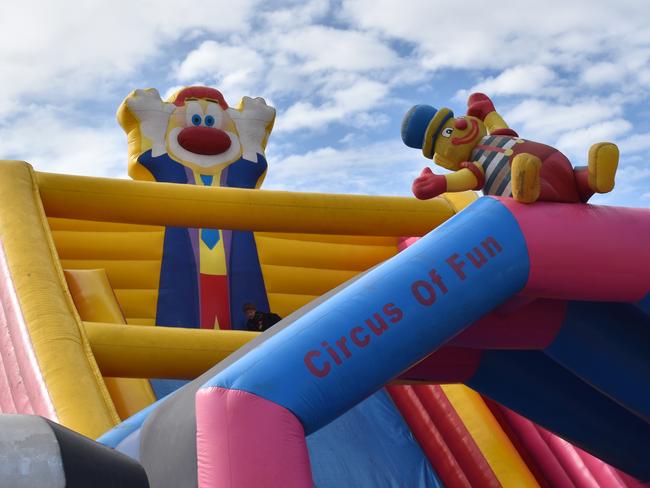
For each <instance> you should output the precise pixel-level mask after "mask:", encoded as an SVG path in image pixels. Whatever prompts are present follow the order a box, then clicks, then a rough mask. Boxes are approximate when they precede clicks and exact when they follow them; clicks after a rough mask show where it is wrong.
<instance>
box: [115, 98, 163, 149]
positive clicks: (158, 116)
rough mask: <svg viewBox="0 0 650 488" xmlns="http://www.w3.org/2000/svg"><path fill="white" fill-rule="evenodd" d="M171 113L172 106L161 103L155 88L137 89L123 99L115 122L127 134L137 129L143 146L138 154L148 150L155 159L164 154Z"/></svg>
mask: <svg viewBox="0 0 650 488" xmlns="http://www.w3.org/2000/svg"><path fill="white" fill-rule="evenodd" d="M173 111H174V105H173V104H171V103H167V102H163V101H162V99H161V98H160V94H159V93H158V90H156V89H155V88H147V89H146V90H140V89H138V90H135V91H132V92H131V93H130V94H129V96H127V97H126V98H125V99H124V101H123V102H122V104H121V105H120V108H119V109H118V110H117V120H118V122H119V124H120V125H121V126H122V128H123V129H124V131H125V132H126V133H127V134H128V133H130V132H131V131H132V130H135V129H138V130H139V131H140V133H141V136H143V137H141V138H140V140H141V141H142V145H143V146H145V147H142V148H140V152H144V151H146V150H147V149H149V148H150V149H151V152H152V155H153V156H154V157H155V156H159V155H161V154H163V153H164V152H165V134H166V132H167V124H168V123H169V117H170V115H171V113H172V112H173Z"/></svg>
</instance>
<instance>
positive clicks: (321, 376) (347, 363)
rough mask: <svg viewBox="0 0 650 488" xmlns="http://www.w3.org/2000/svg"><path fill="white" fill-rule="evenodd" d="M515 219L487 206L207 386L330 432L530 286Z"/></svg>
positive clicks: (309, 428) (498, 206) (308, 429)
mask: <svg viewBox="0 0 650 488" xmlns="http://www.w3.org/2000/svg"><path fill="white" fill-rule="evenodd" d="M528 271H529V262H528V252H527V248H526V243H525V240H524V237H523V235H522V233H521V230H520V228H519V225H518V224H517V221H516V220H515V218H514V217H513V215H512V213H511V212H510V211H509V210H508V209H507V208H506V207H505V206H504V205H503V204H502V203H501V202H500V201H498V200H495V199H492V198H483V199H480V200H479V201H477V202H475V203H474V204H473V205H471V206H470V207H469V208H467V209H466V210H464V211H463V212H461V213H460V214H459V215H457V216H456V217H454V218H453V219H451V220H450V221H448V222H446V223H445V224H444V225H442V226H441V227H439V228H438V229H436V231H435V232H432V233H430V234H428V235H427V236H426V237H424V238H422V239H421V240H419V241H418V242H417V243H416V244H415V245H413V246H411V247H409V248H408V249H406V250H405V251H404V252H402V253H400V254H399V255H397V256H395V257H394V258H392V259H390V260H389V261H387V262H385V263H383V264H382V265H381V266H379V267H377V268H375V269H373V270H371V271H369V272H368V273H367V274H365V275H364V276H362V277H361V278H359V279H358V280H357V281H355V282H354V283H352V284H350V285H349V286H348V287H346V288H345V289H343V290H342V291H341V292H339V293H337V294H336V295H334V296H332V297H331V298H330V299H328V300H327V301H325V302H323V303H322V304H320V305H319V306H318V307H316V308H314V309H313V310H311V311H309V312H308V313H306V314H305V315H303V316H302V317H300V318H299V319H297V320H296V321H295V322H293V324H292V325H291V327H289V328H286V329H283V330H281V331H279V332H278V333H276V334H275V335H273V336H272V337H269V338H268V340H266V341H264V342H263V343H262V344H260V345H259V347H257V348H255V349H254V350H252V351H250V352H249V353H248V354H246V356H244V357H242V358H240V359H239V360H238V361H236V362H235V363H233V364H232V365H230V366H229V367H228V368H226V369H225V370H223V371H221V372H220V373H217V375H216V376H215V377H214V378H212V379H211V380H210V381H208V382H207V383H206V384H204V387H212V386H217V387H221V388H226V389H235V390H243V391H246V392H248V393H252V394H255V395H257V396H259V397H262V398H265V399H267V400H269V401H271V402H274V403H276V404H279V405H281V406H283V407H285V408H287V409H288V410H290V411H291V412H293V413H294V414H295V415H296V416H297V417H298V419H299V420H300V421H301V423H302V425H303V427H304V429H305V433H306V434H310V433H312V432H314V431H316V430H318V429H319V428H320V427H322V426H324V425H326V424H327V423H329V422H331V421H332V420H334V419H335V418H337V417H338V416H340V415H341V414H343V413H344V412H346V411H347V410H349V409H350V408H352V407H353V406H354V405H356V404H357V403H359V402H360V401H362V400H363V399H364V398H367V397H368V396H370V395H371V394H372V393H373V392H375V391H377V390H378V389H379V388H381V387H382V386H383V385H384V384H386V383H387V382H388V381H390V380H391V379H392V378H394V377H396V376H397V375H399V374H400V373H401V372H403V371H405V370H406V369H408V368H409V367H410V366H411V365H413V364H414V363H416V362H417V361H419V360H421V359H422V358H424V357H425V356H427V355H428V354H430V353H431V352H432V351H434V350H436V349H437V348H438V347H440V346H441V345H442V344H444V343H445V342H446V341H447V340H449V339H450V338H451V337H453V336H455V335H456V334H458V333H459V332H460V331H462V330H463V329H464V328H465V327H467V326H468V325H469V324H471V323H472V322H473V321H475V320H477V319H478V318H480V317H481V316H482V315H484V314H485V313H487V312H488V311H490V310H492V309H493V308H495V307H496V306H498V305H500V304H501V303H503V302H504V301H505V300H507V299H508V298H509V297H510V296H512V295H513V294H514V293H517V292H518V291H520V290H521V289H522V288H523V287H524V285H525V284H526V281H527V278H528Z"/></svg>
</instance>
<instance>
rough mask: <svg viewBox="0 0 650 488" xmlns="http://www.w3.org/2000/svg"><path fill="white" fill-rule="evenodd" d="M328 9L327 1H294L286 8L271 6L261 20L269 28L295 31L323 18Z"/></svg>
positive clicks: (328, 3)
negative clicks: (301, 26) (298, 27)
mask: <svg viewBox="0 0 650 488" xmlns="http://www.w3.org/2000/svg"><path fill="white" fill-rule="evenodd" d="M329 9H330V2H329V0H311V1H308V2H306V1H302V0H298V1H294V2H291V3H290V4H289V5H288V6H287V8H278V7H277V6H273V7H272V8H271V10H270V11H268V12H264V13H263V14H262V15H263V18H264V20H265V23H266V24H268V26H269V27H271V28H275V29H281V30H285V31H286V30H290V29H295V28H296V27H297V26H300V25H308V24H311V23H313V22H316V21H317V20H318V19H319V18H321V17H323V16H324V15H325V14H326V13H327V12H328V11H329Z"/></svg>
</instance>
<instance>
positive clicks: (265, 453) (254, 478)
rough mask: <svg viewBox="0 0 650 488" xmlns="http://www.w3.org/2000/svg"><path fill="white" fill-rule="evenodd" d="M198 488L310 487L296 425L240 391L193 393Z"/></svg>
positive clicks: (289, 415)
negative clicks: (247, 487) (194, 399)
mask: <svg viewBox="0 0 650 488" xmlns="http://www.w3.org/2000/svg"><path fill="white" fill-rule="evenodd" d="M196 450H197V453H196V454H197V465H198V479H199V488H230V487H241V486H250V487H257V486H259V487H262V486H281V487H283V488H312V487H313V486H314V483H313V480H312V477H311V467H310V464H309V454H308V452H307V444H306V442H305V432H304V430H303V427H302V424H301V423H300V421H299V420H298V419H297V418H296V417H295V415H293V413H291V412H290V411H289V410H287V409H285V408H284V407H281V406H279V405H277V404H275V403H273V402H270V401H268V400H265V399H263V398H260V397H258V396H256V395H253V394H251V393H247V392H245V391H241V390H230V389H226V388H220V387H214V386H212V387H204V388H201V389H200V390H199V391H198V392H197V394H196Z"/></svg>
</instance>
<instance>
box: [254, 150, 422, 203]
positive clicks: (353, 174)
mask: <svg viewBox="0 0 650 488" xmlns="http://www.w3.org/2000/svg"><path fill="white" fill-rule="evenodd" d="M277 149H279V148H277V147H273V146H272V147H270V148H269V151H268V152H269V154H270V158H269V160H270V161H271V163H269V164H270V168H269V176H268V177H267V179H266V182H265V184H264V187H265V188H266V189H277V190H285V189H296V188H304V189H305V190H303V191H315V192H327V193H362V194H371V195H403V196H410V195H411V183H412V181H413V179H414V178H415V177H416V176H417V175H418V174H419V173H420V171H421V170H422V168H423V167H424V166H426V164H427V160H425V159H424V158H423V157H422V156H421V155H420V154H419V152H418V151H414V150H413V149H410V148H407V147H406V146H404V145H403V144H402V143H401V141H399V142H398V141H387V142H378V143H374V144H368V145H365V146H363V147H358V146H355V147H349V148H344V149H336V148H332V147H323V148H319V149H315V150H312V151H308V152H305V153H302V154H288V155H281V154H280V155H279V154H275V155H274V154H273V153H274V151H276V150H277ZM273 161H277V163H275V164H273Z"/></svg>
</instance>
